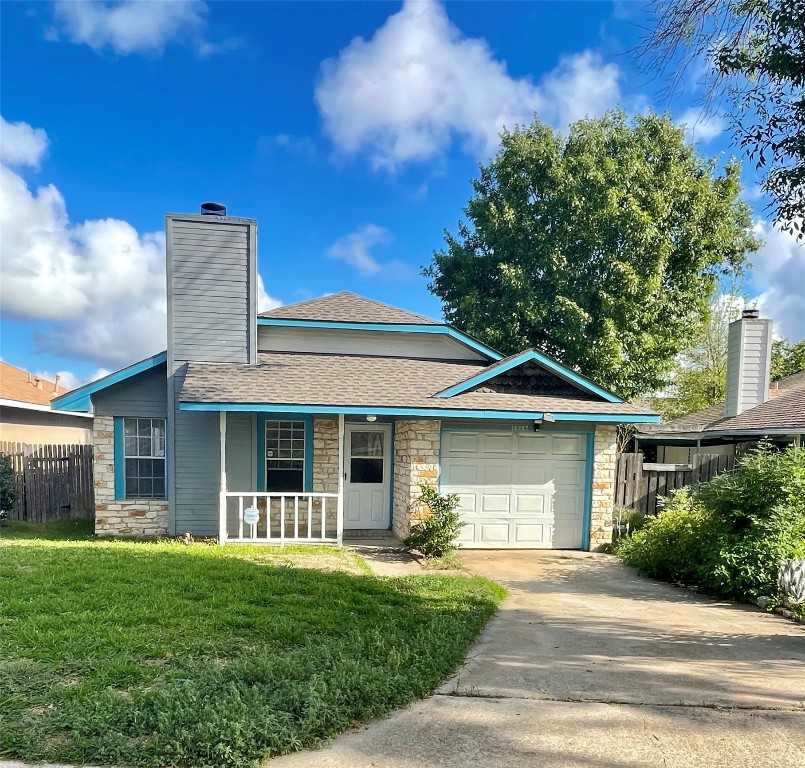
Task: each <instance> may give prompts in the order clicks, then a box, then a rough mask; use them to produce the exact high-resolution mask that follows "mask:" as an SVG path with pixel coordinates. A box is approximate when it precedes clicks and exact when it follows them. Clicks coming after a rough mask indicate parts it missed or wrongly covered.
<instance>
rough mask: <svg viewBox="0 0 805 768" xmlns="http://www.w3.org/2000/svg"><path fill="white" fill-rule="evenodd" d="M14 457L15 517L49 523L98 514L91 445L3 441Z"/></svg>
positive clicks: (2, 449)
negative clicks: (16, 492)
mask: <svg viewBox="0 0 805 768" xmlns="http://www.w3.org/2000/svg"><path fill="white" fill-rule="evenodd" d="M0 453H4V454H7V455H8V456H10V457H11V466H12V467H13V469H14V481H15V483H16V485H17V490H18V495H17V503H16V504H15V505H14V508H13V509H12V510H11V518H12V519H14V520H27V521H28V522H30V523H46V522H49V521H50V520H60V519H62V518H67V517H87V518H91V517H92V516H93V515H94V514H95V485H94V482H93V478H92V446H91V445H30V444H28V443H8V442H1V443H0Z"/></svg>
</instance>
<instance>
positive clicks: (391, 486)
mask: <svg viewBox="0 0 805 768" xmlns="http://www.w3.org/2000/svg"><path fill="white" fill-rule="evenodd" d="M396 432H397V421H396V420H394V421H392V422H391V460H390V461H389V467H391V477H390V478H389V489H390V490H389V530H390V531H393V530H394V462H395V455H394V435H395V434H396ZM439 445H440V446H441V442H440V443H439ZM344 449H345V450H346V445H345V446H344ZM344 461H346V457H344ZM439 466H441V463H440V464H439Z"/></svg>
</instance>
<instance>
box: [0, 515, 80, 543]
mask: <svg viewBox="0 0 805 768" xmlns="http://www.w3.org/2000/svg"><path fill="white" fill-rule="evenodd" d="M93 538H95V522H94V520H83V519H76V520H54V521H53V522H52V523H26V522H23V521H22V520H10V521H9V522H8V523H7V524H6V525H4V526H2V527H0V542H2V541H3V540H7V539H51V540H61V541H64V540H70V541H72V540H88V539H93Z"/></svg>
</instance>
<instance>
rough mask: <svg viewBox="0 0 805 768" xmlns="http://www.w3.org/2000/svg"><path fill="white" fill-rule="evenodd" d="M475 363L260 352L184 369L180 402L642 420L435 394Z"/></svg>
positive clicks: (547, 404) (570, 405)
mask: <svg viewBox="0 0 805 768" xmlns="http://www.w3.org/2000/svg"><path fill="white" fill-rule="evenodd" d="M485 367H486V366H485V365H484V364H483V363H481V364H478V363H474V362H454V361H443V360H422V359H412V358H398V357H375V356H363V355H337V354H321V353H302V352H261V353H259V354H258V363H257V365H252V366H248V365H233V364H210V363H190V364H189V366H188V369H187V374H186V376H185V381H184V386H183V387H182V392H181V395H180V401H181V402H183V403H221V402H225V403H242V404H258V403H260V404H276V405H279V404H283V405H284V404H288V405H311V406H315V405H327V406H357V407H378V408H382V407H391V408H394V407H398V408H400V407H401V408H422V409H426V408H438V409H445V408H447V409H461V410H463V409H470V410H478V411H483V410H503V411H509V410H511V411H524V412H550V413H590V414H601V415H605V414H606V415H611V414H631V415H641V414H650V413H651V412H650V411H647V410H646V409H645V408H640V407H638V406H633V405H630V404H628V403H609V402H604V401H600V402H599V401H597V400H592V401H591V400H590V399H589V398H586V399H583V398H581V397H580V398H579V399H575V398H568V397H548V396H540V395H518V394H501V393H496V392H478V391H476V392H467V393H464V394H460V395H456V396H454V397H450V398H437V397H435V395H436V393H438V392H441V391H442V390H444V389H446V388H448V387H450V386H452V385H454V384H457V383H458V382H460V381H464V380H465V379H466V378H467V377H468V376H469V375H470V374H472V373H473V372H476V373H477V372H480V371H482V370H484V369H485Z"/></svg>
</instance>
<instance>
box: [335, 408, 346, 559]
mask: <svg viewBox="0 0 805 768" xmlns="http://www.w3.org/2000/svg"><path fill="white" fill-rule="evenodd" d="M337 507H338V513H337V522H336V537H337V538H338V546H339V547H340V546H341V545H342V543H343V541H344V414H343V413H339V414H338V504H337Z"/></svg>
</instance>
